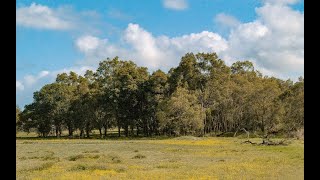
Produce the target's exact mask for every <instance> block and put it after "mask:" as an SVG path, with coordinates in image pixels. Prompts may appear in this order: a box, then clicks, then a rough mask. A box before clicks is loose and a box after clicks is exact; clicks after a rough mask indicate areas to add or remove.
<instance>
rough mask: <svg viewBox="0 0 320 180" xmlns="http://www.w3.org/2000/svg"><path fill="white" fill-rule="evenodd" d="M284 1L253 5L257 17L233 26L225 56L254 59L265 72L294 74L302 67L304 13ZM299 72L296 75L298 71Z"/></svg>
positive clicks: (289, 75) (287, 75)
mask: <svg viewBox="0 0 320 180" xmlns="http://www.w3.org/2000/svg"><path fill="white" fill-rule="evenodd" d="M282 2H283V3H272V1H268V2H266V4H264V6H262V7H259V8H256V13H257V15H258V18H257V19H256V20H255V21H253V22H249V23H243V24H240V25H239V26H237V27H235V28H234V29H233V30H232V32H231V33H230V35H229V38H228V46H229V47H228V49H227V50H226V51H225V52H223V53H222V54H223V55H224V56H225V57H226V58H227V59H228V58H229V59H234V60H235V59H248V60H251V61H254V63H255V64H256V66H257V67H258V68H259V69H263V70H264V72H266V74H267V75H275V74H276V75H277V77H281V78H297V76H299V75H302V74H303V70H304V13H303V12H299V11H295V10H293V9H292V8H290V7H289V6H287V5H285V3H284V2H287V3H289V2H291V1H282ZM292 2H293V1H292ZM298 74H299V75H298Z"/></svg>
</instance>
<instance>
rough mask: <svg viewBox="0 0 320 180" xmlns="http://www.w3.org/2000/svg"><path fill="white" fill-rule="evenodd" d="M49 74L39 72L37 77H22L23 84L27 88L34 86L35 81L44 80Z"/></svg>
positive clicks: (47, 72)
mask: <svg viewBox="0 0 320 180" xmlns="http://www.w3.org/2000/svg"><path fill="white" fill-rule="evenodd" d="M49 74H50V72H49V71H41V72H40V73H39V74H38V75H36V76H34V75H26V76H24V78H23V79H24V81H23V84H24V85H25V86H27V87H29V86H32V85H34V84H36V83H37V81H39V80H40V79H42V78H45V77H46V76H48V75H49Z"/></svg>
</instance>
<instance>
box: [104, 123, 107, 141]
mask: <svg viewBox="0 0 320 180" xmlns="http://www.w3.org/2000/svg"><path fill="white" fill-rule="evenodd" d="M107 130H108V125H105V126H104V137H105V138H106V137H107Z"/></svg>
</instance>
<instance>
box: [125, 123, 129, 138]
mask: <svg viewBox="0 0 320 180" xmlns="http://www.w3.org/2000/svg"><path fill="white" fill-rule="evenodd" d="M124 134H125V136H126V137H128V136H129V126H128V125H125V127H124Z"/></svg>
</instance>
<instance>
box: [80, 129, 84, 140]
mask: <svg viewBox="0 0 320 180" xmlns="http://www.w3.org/2000/svg"><path fill="white" fill-rule="evenodd" d="M83 134H84V130H83V129H81V130H80V138H82V137H83Z"/></svg>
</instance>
